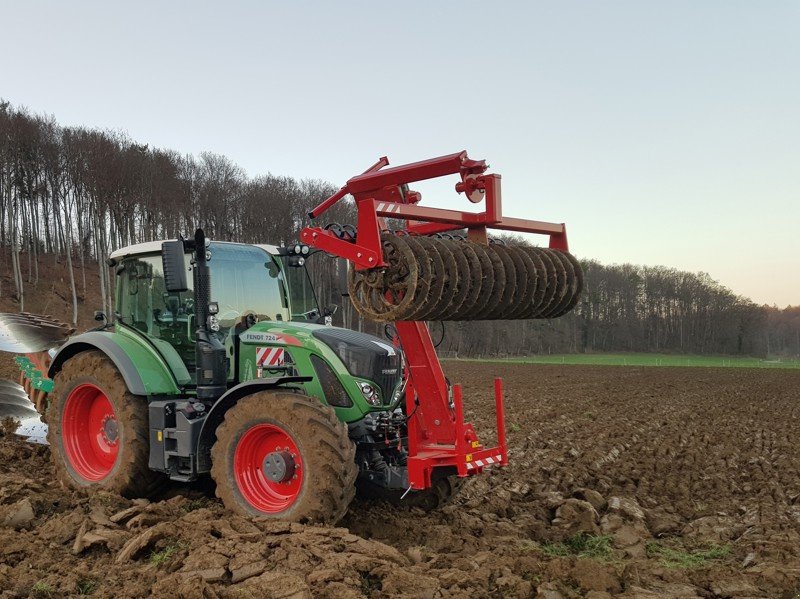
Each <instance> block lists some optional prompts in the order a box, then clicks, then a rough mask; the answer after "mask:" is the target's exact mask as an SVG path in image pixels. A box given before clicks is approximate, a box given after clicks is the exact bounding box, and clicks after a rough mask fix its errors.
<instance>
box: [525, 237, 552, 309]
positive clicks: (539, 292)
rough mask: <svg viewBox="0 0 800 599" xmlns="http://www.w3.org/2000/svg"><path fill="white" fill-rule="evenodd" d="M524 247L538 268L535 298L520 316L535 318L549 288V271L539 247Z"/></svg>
mask: <svg viewBox="0 0 800 599" xmlns="http://www.w3.org/2000/svg"><path fill="white" fill-rule="evenodd" d="M522 249H523V250H524V251H525V253H526V254H528V256H529V257H530V259H531V262H533V266H534V268H535V269H536V283H537V284H536V291H535V292H534V294H533V299H531V302H530V304H528V307H527V310H526V311H525V312H524V313H523V314H522V315H521V316H520V318H533V317H534V315H535V314H536V313H537V312H538V310H539V307H540V306H541V304H542V300H543V299H544V294H545V292H546V290H547V286H546V285H545V281H546V280H547V273H546V271H545V264H544V261H543V260H542V257H541V256H540V255H539V251H538V250H539V248H536V247H531V246H523V247H522Z"/></svg>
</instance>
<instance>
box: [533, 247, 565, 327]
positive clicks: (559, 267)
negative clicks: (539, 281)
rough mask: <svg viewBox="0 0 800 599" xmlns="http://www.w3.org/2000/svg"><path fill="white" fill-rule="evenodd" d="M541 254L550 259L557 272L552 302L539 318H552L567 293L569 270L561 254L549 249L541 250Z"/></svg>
mask: <svg viewBox="0 0 800 599" xmlns="http://www.w3.org/2000/svg"><path fill="white" fill-rule="evenodd" d="M541 253H542V255H545V256H548V257H549V258H550V262H551V263H552V264H553V270H554V272H555V283H554V292H553V297H551V298H550V302H549V303H548V305H547V307H546V308H545V309H543V310H542V311H541V312H540V313H539V318H550V315H551V314H553V312H554V311H555V310H556V309H557V308H558V306H559V305H560V304H561V303H562V301H563V299H564V296H565V295H566V293H567V268H566V265H565V262H567V261H566V260H563V261H562V258H561V252H557V251H555V250H551V249H549V248H541ZM570 267H571V266H570Z"/></svg>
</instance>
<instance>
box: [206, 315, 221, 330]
mask: <svg viewBox="0 0 800 599" xmlns="http://www.w3.org/2000/svg"><path fill="white" fill-rule="evenodd" d="M208 328H209V329H211V330H212V331H214V332H215V333H216V332H217V331H219V321H218V320H217V317H216V316H213V315H212V316H209V317H208Z"/></svg>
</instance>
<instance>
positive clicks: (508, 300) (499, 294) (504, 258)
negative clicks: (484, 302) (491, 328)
mask: <svg viewBox="0 0 800 599" xmlns="http://www.w3.org/2000/svg"><path fill="white" fill-rule="evenodd" d="M488 247H489V252H490V253H494V255H495V256H496V257H497V259H498V260H499V261H500V263H501V264H502V265H503V273H504V276H505V286H504V287H502V288H498V287H497V286H495V289H497V291H495V293H494V296H495V297H494V300H493V301H492V302H490V303H489V305H488V306H487V308H486V312H485V315H484V318H486V320H497V319H499V318H501V315H502V314H503V312H506V311H508V310H509V309H510V308H511V305H512V302H513V301H514V295H515V294H516V291H517V269H516V267H515V266H514V261H513V260H512V259H511V256H510V255H509V253H508V248H507V247H506V246H504V245H499V244H495V243H492V244H489V246H488Z"/></svg>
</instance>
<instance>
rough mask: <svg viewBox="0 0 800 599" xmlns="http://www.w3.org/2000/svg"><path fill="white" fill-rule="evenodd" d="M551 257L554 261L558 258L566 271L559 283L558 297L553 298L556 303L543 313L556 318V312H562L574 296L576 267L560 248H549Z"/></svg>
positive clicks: (545, 316) (545, 315)
mask: <svg viewBox="0 0 800 599" xmlns="http://www.w3.org/2000/svg"><path fill="white" fill-rule="evenodd" d="M549 254H550V257H551V258H553V262H555V261H556V260H558V262H559V263H560V264H561V268H562V269H563V272H564V277H563V280H561V279H559V282H558V285H559V290H558V293H556V297H555V298H553V301H554V304H555V305H553V307H551V308H550V310H549V311H548V312H547V313H546V314H543V315H542V316H543V317H544V318H554V317H555V315H556V314H558V313H559V312H561V310H563V309H564V307H565V306H566V305H567V304H568V303H569V302H570V301H571V300H572V296H573V288H574V281H575V269H574V268H573V267H572V263H571V262H570V261H569V260H567V257H566V255H565V254H564V252H560V251H558V250H552V249H551V250H549Z"/></svg>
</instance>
